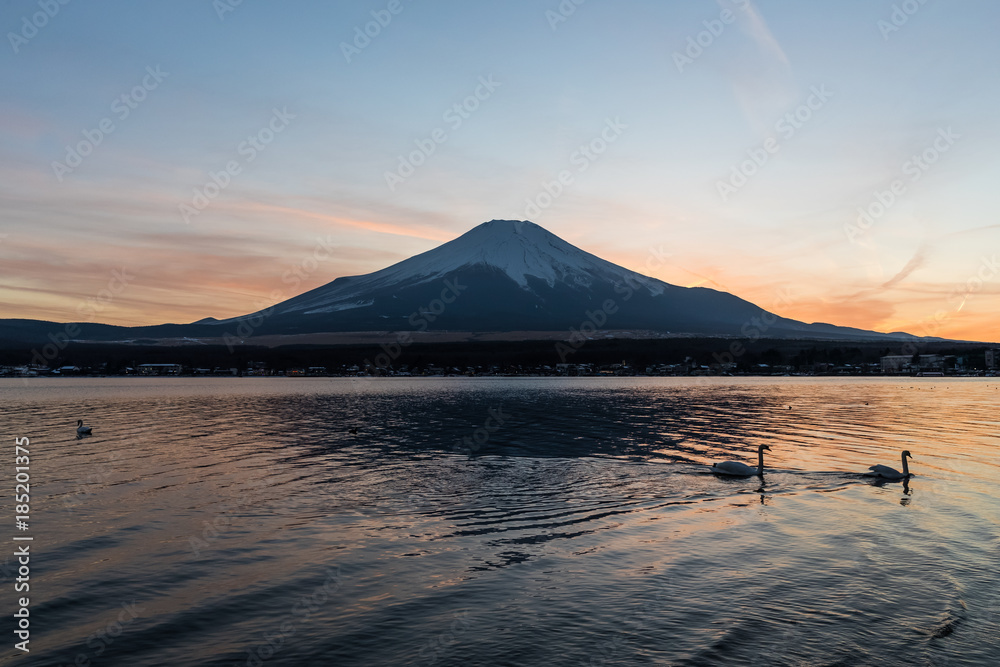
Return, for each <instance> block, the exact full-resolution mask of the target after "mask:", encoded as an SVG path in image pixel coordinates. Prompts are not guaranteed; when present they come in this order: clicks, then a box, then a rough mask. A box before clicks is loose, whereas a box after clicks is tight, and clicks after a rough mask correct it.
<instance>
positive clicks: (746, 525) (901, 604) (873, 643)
mask: <svg viewBox="0 0 1000 667" xmlns="http://www.w3.org/2000/svg"><path fill="white" fill-rule="evenodd" d="M997 396H998V393H997V389H996V386H995V385H993V384H989V383H988V382H987V381H985V380H961V381H957V380H943V379H934V380H930V379H912V378H907V379H905V380H902V381H901V380H898V379H895V380H889V379H886V380H860V379H851V380H849V381H842V380H836V379H797V378H782V379H769V378H748V379H735V380H734V379H722V378H719V379H703V380H701V379H697V380H696V379H685V378H657V379H635V378H631V379H626V378H622V379H618V378H616V379H595V378H579V379H540V378H524V379H502V380H495V379H444V378H439V379H427V380H423V379H398V380H396V379H381V380H361V379H357V380H352V379H287V380H286V379H257V378H255V379H245V380H241V379H221V378H220V379H170V380H166V381H164V380H159V381H155V380H143V379H79V380H51V379H39V380H33V381H30V382H21V381H5V382H4V383H2V384H0V401H2V404H3V406H4V410H3V416H2V418H0V420H2V421H0V426H2V432H3V436H4V438H6V439H7V440H8V442H11V441H12V440H13V438H14V437H25V436H27V437H30V438H31V443H32V444H31V447H32V449H31V475H32V534H33V535H34V536H35V541H34V542H33V543H32V561H31V563H32V582H31V618H32V640H31V648H32V652H31V654H30V655H29V656H27V657H22V656H16V657H14V656H13V652H7V653H5V654H4V658H3V659H2V660H3V664H8V663H10V664H13V661H14V660H16V661H17V664H23V665H62V664H72V663H73V662H74V661H77V660H79V663H78V664H86V661H91V663H92V664H107V665H134V666H142V665H165V664H170V665H234V664H240V665H244V664H249V665H256V664H262V663H263V664H268V665H278V664H280V665H312V664H316V665H432V664H434V665H603V664H608V665H611V664H616V665H664V664H670V665H716V664H718V665H729V664H743V665H986V664H996V658H995V656H996V655H997V651H998V640H997V637H998V636H1000V632H998V631H1000V628H998V624H1000V589H998V586H997V574H996V573H997V571H998V568H997V565H998V563H997V556H998V546H1000V540H998V536H1000V526H998V520H1000V493H998V491H997V488H996V481H997V480H998V479H1000V474H998V473H1000V471H998V469H997V463H996V460H995V459H996V451H997V447H996V445H995V444H994V443H995V437H996V423H997V421H996V400H997ZM77 419H84V420H85V423H86V424H88V425H92V426H93V429H94V431H93V435H92V436H91V437H87V438H82V439H77V438H76V432H75V423H76V420H77ZM352 430H354V431H356V432H352ZM764 443H766V444H768V445H769V446H770V448H771V451H770V453H769V454H768V456H767V459H766V466H767V468H766V472H765V475H764V477H763V479H761V478H759V477H750V478H724V477H719V476H716V475H714V474H711V472H709V471H708V469H707V466H708V465H709V464H710V463H712V462H714V461H719V460H726V459H736V460H743V461H746V462H747V463H749V464H751V465H754V464H755V463H756V448H757V446H758V445H760V444H764ZM903 449H909V450H910V451H911V452H913V455H914V458H913V460H912V461H911V471H912V472H913V473H914V474H915V477H913V478H912V479H910V480H907V481H905V482H898V481H888V480H878V479H872V478H867V477H863V476H862V473H863V472H865V471H866V470H867V468H868V466H870V465H873V464H875V463H884V464H887V465H892V464H893V462H896V463H898V461H899V452H900V451H901V450H903ZM3 502H4V509H5V512H6V514H5V516H11V515H12V514H13V511H12V510H13V508H12V506H11V504H10V496H9V495H8V496H6V497H5V499H4V501H3ZM7 558H8V559H7V561H5V562H4V564H3V572H4V576H5V583H4V586H5V587H6V586H11V580H12V578H13V569H12V567H11V562H12V558H11V557H7ZM8 590H9V589H8ZM81 656H82V657H81Z"/></svg>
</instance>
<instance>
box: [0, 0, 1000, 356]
mask: <svg viewBox="0 0 1000 667" xmlns="http://www.w3.org/2000/svg"><path fill="white" fill-rule="evenodd" d="M63 3H65V4H63ZM998 25H1000V4H998V3H996V2H992V1H990V0H961V1H954V2H943V1H941V0H905V1H901V0H896V1H895V2H889V1H885V2H882V1H879V0H841V1H839V2H827V3H814V2H809V3H806V2H792V1H791V0H782V1H779V0H756V1H753V2H751V1H750V0H718V1H717V2H716V1H712V0H691V1H686V2H664V1H662V0H658V1H654V0H624V1H621V2H608V1H607V0H562V2H560V1H559V0H535V1H528V0H506V1H504V2H484V1H474V0H465V1H460V0H440V1H435V2H430V1H429V0H377V1H367V0H358V1H352V2H336V3H333V2H318V1H316V2H311V1H306V0H288V1H286V2H281V3H278V2H265V1H264V0H242V1H240V0H215V1H214V2H213V1H210V0H198V1H194V0H171V1H170V2H167V1H166V0H161V1H159V2H155V1H154V2H143V3H136V2H124V1H115V0H107V1H104V2H100V3H86V2H82V1H79V0H77V1H76V2H74V1H72V0H34V1H27V0H24V1H22V0H5V1H4V2H3V3H2V5H0V27H2V30H3V32H4V35H5V37H4V40H3V44H0V53H2V55H0V90H2V91H3V93H2V95H0V267H2V269H0V317H3V318H13V317H17V318H31V319H42V320H51V321H57V322H70V321H96V322H105V323H110V324H121V325H144V324H158V323H163V322H192V321H196V320H199V319H201V318H204V317H217V318H224V317H233V316H238V315H241V314H245V313H249V312H253V311H255V310H258V309H260V308H263V307H265V306H266V305H270V304H271V303H274V302H275V301H280V300H284V299H286V298H290V297H292V296H295V295H296V294H299V293H301V292H304V291H306V290H307V289H311V288H313V287H317V286H320V285H323V284H325V283H327V282H330V281H332V280H333V279H335V278H337V277H339V276H345V275H358V274H363V273H368V272H371V271H375V270H378V269H381V268H384V267H386V266H388V265H390V264H393V263H395V262H397V261H400V260H403V259H406V258H407V257H410V256H412V255H414V254H416V253H419V252H423V251H426V250H429V249H431V248H433V247H435V246H437V245H439V244H441V243H443V242H445V241H448V240H450V239H453V238H455V237H457V236H459V235H460V234H462V233H464V232H466V231H468V230H469V229H471V228H472V227H474V226H476V225H477V224H480V223H482V222H484V221H487V220H491V219H515V220H522V219H530V220H532V221H534V222H536V223H538V224H540V225H542V226H543V227H545V228H546V229H548V230H549V231H551V232H553V233H554V234H557V235H559V236H560V237H562V238H564V239H565V240H567V241H569V242H570V243H573V244H575V245H577V246H579V247H581V248H583V249H584V250H587V251H589V252H592V253H594V254H597V255H599V256H601V257H603V258H605V259H607V260H610V261H613V262H615V263H618V264H621V265H623V266H626V267H628V268H630V269H633V270H635V271H638V272H640V273H643V274H646V275H650V276H653V277H656V278H659V279H661V280H664V281H666V282H669V283H672V284H676V285H684V286H696V285H697V286H704V287H712V288H715V289H720V290H724V291H727V292H731V293H733V294H735V295H737V296H740V297H742V298H744V299H747V300H749V301H752V302H753V303H756V304H757V305H759V306H761V307H762V308H765V309H768V310H770V311H772V312H776V313H778V314H780V315H783V316H786V317H791V318H795V319H799V320H804V321H806V322H829V323H833V324H838V325H844V326H855V327H861V328H865V329H873V330H877V331H908V332H910V333H914V334H918V335H934V336H944V337H949V338H961V339H967V340H980V341H996V340H1000V335H997V333H996V331H997V328H998V326H997V325H998V324H1000V263H998V261H997V255H998V254H1000V221H998V219H997V216H996V212H997V208H998V207H997V201H996V200H997V197H998V194H997V193H1000V188H997V187H996V184H997V182H998V180H1000V162H998V157H997V156H1000V113H998V111H1000V75H998V74H997V72H998V70H1000V68H998V65H1000V40H997V39H996V35H995V32H996V26H998Z"/></svg>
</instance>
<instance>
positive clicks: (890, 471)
mask: <svg viewBox="0 0 1000 667" xmlns="http://www.w3.org/2000/svg"><path fill="white" fill-rule="evenodd" d="M906 457H910V458H911V459H912V458H913V456H912V455H911V454H910V450H908V449H904V450H903V455H902V456H901V457H900V458H902V460H903V472H899V471H898V470H896V469H895V468H890V467H889V466H884V465H882V464H878V465H873V466H872V467H871V468H869V470H871V473H866V474H868V475H869V476H873V477H884V478H885V479H907V478H908V477H909V476H910V468H909V466H907V465H906Z"/></svg>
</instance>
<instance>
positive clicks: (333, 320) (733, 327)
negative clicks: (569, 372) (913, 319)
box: [214, 220, 908, 339]
mask: <svg viewBox="0 0 1000 667" xmlns="http://www.w3.org/2000/svg"><path fill="white" fill-rule="evenodd" d="M762 317H764V318H766V320H765V321H764V322H761V318H762ZM244 320H246V321H248V322H259V321H260V320H263V323H261V324H260V325H259V326H256V327H254V331H255V333H263V334H268V333H270V334H294V333H311V332H320V331H330V332H333V331H386V330H391V331H406V330H415V331H424V330H438V331H440V330H449V331H468V332H486V331H550V332H551V331H567V330H568V329H571V328H575V329H580V327H581V326H584V327H586V326H587V324H586V323H588V322H590V324H591V325H592V326H594V327H595V328H598V329H605V330H623V329H639V330H648V331H655V332H661V333H672V334H693V335H734V336H736V335H743V336H747V335H748V331H751V330H752V329H754V328H756V329H758V331H760V329H766V331H760V333H761V334H764V333H766V334H767V336H768V337H779V338H781V337H797V338H800V337H806V338H851V339H872V338H883V337H887V336H888V337H899V336H903V337H908V335H907V334H895V335H894V334H879V333H875V332H871V331H864V330H861V329H850V328H845V327H835V326H831V325H826V324H804V323H802V322H797V321H795V320H789V319H785V318H779V317H777V316H772V315H770V314H769V313H767V312H766V311H763V310H762V309H761V308H759V307H758V306H755V305H754V304H752V303H750V302H748V301H744V300H743V299H740V298H738V297H735V296H733V295H731V294H727V293H725V292H719V291H717V290H713V289H708V288H703V287H691V288H688V287H678V286H676V285H670V284H668V283H665V282H663V281H660V280H657V279H655V278H649V277H647V276H643V275H640V274H638V273H636V272H634V271H631V270H629V269H626V268H624V267H621V266H618V265H617V264H612V263H611V262H608V261H606V260H603V259H601V258H600V257H597V256H596V255H593V254H591V253H589V252H586V251H584V250H581V249H580V248H577V247H576V246H574V245H572V244H570V243H567V242H566V241H564V240H563V239H561V238H559V237H558V236H556V235H555V234H552V233H551V232H549V231H547V230H545V229H544V228H542V227H540V226H539V225H536V224H534V223H532V222H527V221H513V220H492V221H490V222H486V223H483V224H481V225H479V226H477V227H475V228H473V229H472V230H470V231H469V232H467V233H465V234H463V235H462V236H460V237H458V238H456V239H454V240H453V241H449V242H447V243H445V244H443V245H441V246H438V247H437V248H434V249H433V250H429V251H427V252H425V253H422V254H420V255H416V256H414V257H411V258H409V259H406V260H403V261H402V262H399V263H398V264H394V265H392V266H390V267H388V268H385V269H382V270H381V271H376V272H374V273H369V274H367V275H362V276H352V277H345V278H338V279H336V280H334V281H333V282H331V283H328V284H326V285H323V286H322V287H318V288H316V289H314V290H311V291H309V292H306V293H304V294H301V295H299V296H297V297H294V298H292V299H289V300H287V301H284V302H282V303H279V304H277V305H275V306H273V307H272V308H269V309H266V310H264V311H260V312H258V313H252V314H250V315H247V316H244V317H240V318H233V319H229V320H221V321H218V322H216V323H214V324H215V325H216V326H221V327H224V328H232V327H233V326H234V325H238V324H239V323H240V322H242V321H244Z"/></svg>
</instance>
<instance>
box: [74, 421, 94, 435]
mask: <svg viewBox="0 0 1000 667" xmlns="http://www.w3.org/2000/svg"><path fill="white" fill-rule="evenodd" d="M90 431H91V427H90V426H84V425H83V420H82V419H77V420H76V434H77V435H90Z"/></svg>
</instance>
